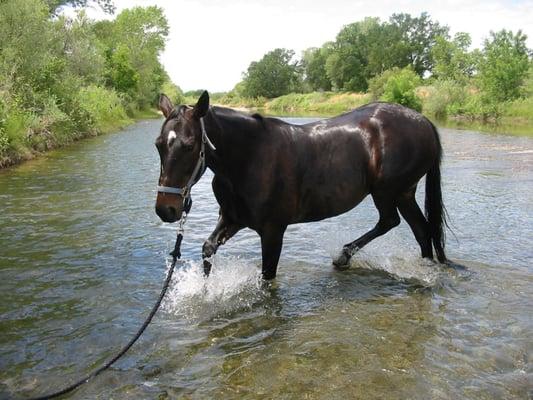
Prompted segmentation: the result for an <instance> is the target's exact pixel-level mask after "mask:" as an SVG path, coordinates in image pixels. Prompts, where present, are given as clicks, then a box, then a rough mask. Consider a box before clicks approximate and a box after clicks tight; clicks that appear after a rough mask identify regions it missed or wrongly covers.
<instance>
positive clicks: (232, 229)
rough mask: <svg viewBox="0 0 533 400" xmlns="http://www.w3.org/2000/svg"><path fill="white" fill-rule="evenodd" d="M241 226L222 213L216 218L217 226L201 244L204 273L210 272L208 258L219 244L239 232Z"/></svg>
mask: <svg viewBox="0 0 533 400" xmlns="http://www.w3.org/2000/svg"><path fill="white" fill-rule="evenodd" d="M242 228H243V227H242V226H240V225H237V224H234V223H231V222H229V221H228V219H227V218H225V217H224V216H223V215H222V214H220V217H219V218H218V223H217V226H216V227H215V230H214V231H213V233H211V235H209V238H207V240H206V241H205V242H204V245H203V246H202V258H203V260H204V273H205V275H209V273H210V272H211V262H210V261H209V260H208V258H209V257H211V256H212V255H213V254H215V253H216V252H217V249H218V248H219V246H220V245H222V244H224V243H226V242H227V241H228V240H229V239H231V237H232V236H233V235H235V234H236V233H237V232H239V231H240V230H241V229H242Z"/></svg>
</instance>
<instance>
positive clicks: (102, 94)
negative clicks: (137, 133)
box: [78, 85, 128, 132]
mask: <svg viewBox="0 0 533 400" xmlns="http://www.w3.org/2000/svg"><path fill="white" fill-rule="evenodd" d="M78 101H79V104H80V108H82V109H83V110H84V111H85V112H86V113H87V115H88V117H89V118H90V120H91V125H92V128H93V129H95V130H96V131H100V132H101V131H104V130H106V129H109V128H110V127H112V128H113V127H115V126H117V125H118V126H120V124H122V123H124V121H127V120H128V116H127V115H126V112H125V110H124V107H123V106H122V102H121V99H120V97H119V96H118V95H117V93H116V92H115V91H114V90H110V89H106V88H103V87H100V86H94V85H91V86H88V87H85V88H82V89H81V90H80V92H79V93H78Z"/></svg>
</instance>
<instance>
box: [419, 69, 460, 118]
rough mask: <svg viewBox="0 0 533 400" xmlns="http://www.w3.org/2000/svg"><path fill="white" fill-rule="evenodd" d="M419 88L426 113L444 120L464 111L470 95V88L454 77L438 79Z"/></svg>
mask: <svg viewBox="0 0 533 400" xmlns="http://www.w3.org/2000/svg"><path fill="white" fill-rule="evenodd" d="M421 89H422V90H419V94H421V92H423V94H421V96H420V97H422V104H423V107H422V109H423V110H424V113H425V114H428V115H431V116H433V117H435V118H437V119H440V120H443V119H445V118H446V117H447V116H448V115H457V114H460V113H462V112H463V108H464V104H465V102H466V99H467V97H468V88H467V87H465V85H464V84H463V83H460V82H458V81H455V80H452V79H442V80H437V81H436V82H435V83H434V84H433V85H431V86H429V87H424V88H421Z"/></svg>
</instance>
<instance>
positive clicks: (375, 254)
mask: <svg viewBox="0 0 533 400" xmlns="http://www.w3.org/2000/svg"><path fill="white" fill-rule="evenodd" d="M352 240H353V236H352V235H351V234H350V233H349V232H347V231H343V230H340V231H339V230H337V231H331V232H328V234H327V235H326V236H325V237H324V238H323V243H324V244H323V246H324V248H325V250H326V251H327V252H328V253H329V255H330V256H331V259H332V260H333V259H335V258H337V257H338V256H340V254H341V251H342V246H343V245H344V244H345V243H348V242H351V241H352ZM381 243H382V242H381ZM384 250H385V251H384ZM350 267H351V268H353V269H359V270H361V271H365V272H375V273H384V274H386V275H388V276H390V277H391V278H393V279H397V280H399V281H402V282H410V283H414V284H417V285H422V286H424V287H435V286H436V285H437V284H438V283H439V278H440V276H441V272H442V270H441V268H440V267H439V264H437V263H435V262H434V261H432V260H427V259H423V258H421V257H420V256H419V254H418V250H417V249H413V248H412V247H411V246H410V245H409V244H408V243H407V242H406V240H405V238H404V237H403V236H402V235H400V234H398V233H396V232H389V233H388V234H387V245H386V248H384V247H383V246H379V242H378V243H371V244H369V245H368V246H367V247H365V248H364V249H361V250H359V251H358V252H356V253H355V254H354V255H353V257H352V258H351V260H350Z"/></svg>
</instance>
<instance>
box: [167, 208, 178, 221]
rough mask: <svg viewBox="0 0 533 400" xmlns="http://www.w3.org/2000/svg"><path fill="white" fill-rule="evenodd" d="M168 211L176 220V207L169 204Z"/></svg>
mask: <svg viewBox="0 0 533 400" xmlns="http://www.w3.org/2000/svg"><path fill="white" fill-rule="evenodd" d="M168 213H169V216H170V219H172V220H173V221H175V220H176V219H178V218H177V217H178V212H177V210H176V208H174V207H172V206H169V207H168Z"/></svg>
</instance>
